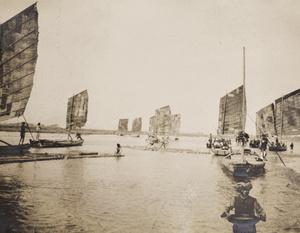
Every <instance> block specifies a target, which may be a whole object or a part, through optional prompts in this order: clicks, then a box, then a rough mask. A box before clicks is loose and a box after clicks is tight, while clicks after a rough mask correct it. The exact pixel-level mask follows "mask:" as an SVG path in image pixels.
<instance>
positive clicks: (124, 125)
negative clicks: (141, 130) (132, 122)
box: [118, 119, 129, 136]
mask: <svg viewBox="0 0 300 233" xmlns="http://www.w3.org/2000/svg"><path fill="white" fill-rule="evenodd" d="M128 122H129V119H119V124H118V135H120V136H123V135H124V134H125V133H127V132H128Z"/></svg>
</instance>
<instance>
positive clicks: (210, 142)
mask: <svg viewBox="0 0 300 233" xmlns="http://www.w3.org/2000/svg"><path fill="white" fill-rule="evenodd" d="M208 141H209V146H210V147H211V144H212V134H211V133H210V134H209V139H208Z"/></svg>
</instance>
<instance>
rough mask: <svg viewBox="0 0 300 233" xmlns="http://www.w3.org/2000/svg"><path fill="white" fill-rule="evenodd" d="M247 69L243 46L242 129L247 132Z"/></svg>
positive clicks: (243, 159)
mask: <svg viewBox="0 0 300 233" xmlns="http://www.w3.org/2000/svg"><path fill="white" fill-rule="evenodd" d="M245 69H246V65H245V47H243V107H242V108H243V109H242V113H243V116H242V131H244V132H245V125H246V119H245V116H246V111H245V110H246V109H245V107H246V103H245V102H246V98H245V97H246V96H245V76H246V72H245ZM244 146H245V145H244V144H243V145H242V162H244V161H245V158H244Z"/></svg>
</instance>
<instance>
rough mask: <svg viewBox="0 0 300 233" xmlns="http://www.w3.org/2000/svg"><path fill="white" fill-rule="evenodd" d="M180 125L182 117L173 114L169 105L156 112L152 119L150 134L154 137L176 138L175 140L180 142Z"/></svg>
mask: <svg viewBox="0 0 300 233" xmlns="http://www.w3.org/2000/svg"><path fill="white" fill-rule="evenodd" d="M180 124H181V115H180V114H171V107H170V106H169V105H167V106H164V107H161V108H158V109H156V110H155V116H152V117H151V118H150V122H149V132H150V134H151V135H154V136H157V135H162V136H164V137H170V136H175V140H179V131H180Z"/></svg>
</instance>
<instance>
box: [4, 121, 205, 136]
mask: <svg viewBox="0 0 300 233" xmlns="http://www.w3.org/2000/svg"><path fill="white" fill-rule="evenodd" d="M29 129H30V132H31V133H35V132H36V130H35V125H33V124H30V123H29ZM28 131H29V130H28V129H26V132H28ZM0 132H20V126H19V125H17V126H16V125H13V126H12V125H0ZM77 132H78V133H80V134H82V135H120V134H122V135H124V136H126V135H129V136H130V135H136V136H137V135H148V134H149V132H140V133H136V132H132V131H126V132H122V133H120V132H118V131H117V130H104V129H76V130H71V133H72V134H75V133H77ZM43 133H55V134H67V133H68V132H67V131H66V129H64V128H59V127H51V126H43V125H42V130H41V134H43ZM158 136H163V135H159V134H158ZM168 136H169V135H168ZM170 136H171V137H175V135H170ZM178 136H190V137H209V136H208V135H206V134H203V133H180V134H179V135H178Z"/></svg>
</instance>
